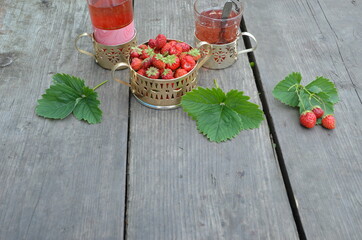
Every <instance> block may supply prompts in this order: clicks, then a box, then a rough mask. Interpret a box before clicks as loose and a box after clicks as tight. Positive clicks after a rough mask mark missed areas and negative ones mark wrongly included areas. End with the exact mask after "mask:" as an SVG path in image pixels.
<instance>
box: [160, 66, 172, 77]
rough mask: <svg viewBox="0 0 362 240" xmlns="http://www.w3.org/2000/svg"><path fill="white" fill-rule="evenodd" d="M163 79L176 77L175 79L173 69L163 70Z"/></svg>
mask: <svg viewBox="0 0 362 240" xmlns="http://www.w3.org/2000/svg"><path fill="white" fill-rule="evenodd" d="M161 78H162V79H173V78H174V77H173V72H172V70H171V69H168V68H166V69H163V70H162V73H161Z"/></svg>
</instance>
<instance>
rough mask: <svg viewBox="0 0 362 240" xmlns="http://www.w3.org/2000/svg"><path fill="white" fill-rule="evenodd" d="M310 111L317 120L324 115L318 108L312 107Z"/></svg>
mask: <svg viewBox="0 0 362 240" xmlns="http://www.w3.org/2000/svg"><path fill="white" fill-rule="evenodd" d="M312 111H313V112H314V114H315V115H316V117H317V118H321V117H322V116H323V114H324V111H323V109H322V108H321V107H320V106H314V107H313V108H312Z"/></svg>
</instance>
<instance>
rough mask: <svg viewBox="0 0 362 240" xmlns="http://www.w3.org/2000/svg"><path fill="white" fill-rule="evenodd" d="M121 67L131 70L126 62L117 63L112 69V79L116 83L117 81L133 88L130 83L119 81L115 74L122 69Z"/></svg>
mask: <svg viewBox="0 0 362 240" xmlns="http://www.w3.org/2000/svg"><path fill="white" fill-rule="evenodd" d="M121 67H128V68H130V66H129V65H128V64H127V63H125V62H120V63H116V64H115V65H114V66H113V67H112V79H113V80H114V81H116V82H119V83H122V84H124V85H126V86H128V87H131V84H130V83H129V82H125V81H123V80H121V79H119V78H116V76H115V72H116V70H117V69H118V68H121Z"/></svg>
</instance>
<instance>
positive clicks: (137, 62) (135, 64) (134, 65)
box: [131, 58, 142, 71]
mask: <svg viewBox="0 0 362 240" xmlns="http://www.w3.org/2000/svg"><path fill="white" fill-rule="evenodd" d="M131 67H132V69H133V70H135V71H137V70H139V69H140V68H142V60H141V59H139V58H132V62H131Z"/></svg>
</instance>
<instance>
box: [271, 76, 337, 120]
mask: <svg viewBox="0 0 362 240" xmlns="http://www.w3.org/2000/svg"><path fill="white" fill-rule="evenodd" d="M301 81H302V75H301V74H300V73H298V72H293V73H291V74H290V75H288V76H287V77H285V78H284V79H283V80H282V81H280V82H279V83H278V84H277V85H276V86H275V87H274V89H273V92H272V93H273V96H274V97H275V98H276V99H278V100H279V101H281V102H282V103H284V104H286V105H288V106H291V107H298V108H299V112H300V113H301V115H303V113H305V112H308V111H313V110H314V109H316V108H318V109H322V110H323V111H324V116H328V115H333V114H334V105H335V104H336V103H337V102H338V101H339V97H338V92H337V89H336V86H335V85H334V83H333V82H331V81H330V80H329V79H327V78H324V77H317V78H316V79H315V80H314V81H312V82H310V83H309V84H308V85H306V86H304V85H302V84H300V83H301ZM318 123H321V119H320V120H319V122H318ZM302 125H303V124H302Z"/></svg>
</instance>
